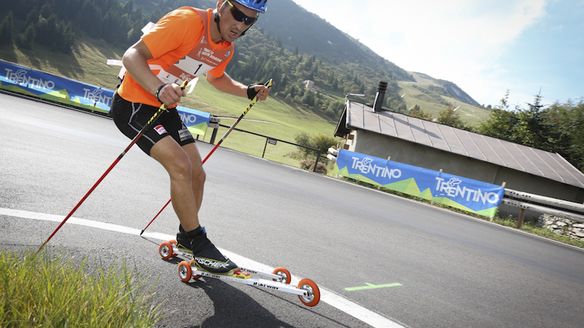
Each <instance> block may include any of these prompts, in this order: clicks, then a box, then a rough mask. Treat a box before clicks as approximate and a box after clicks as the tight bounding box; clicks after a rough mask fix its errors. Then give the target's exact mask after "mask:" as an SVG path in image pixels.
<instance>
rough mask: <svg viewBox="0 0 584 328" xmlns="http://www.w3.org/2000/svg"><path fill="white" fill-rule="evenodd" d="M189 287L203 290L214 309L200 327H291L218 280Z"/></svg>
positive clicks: (200, 282)
mask: <svg viewBox="0 0 584 328" xmlns="http://www.w3.org/2000/svg"><path fill="white" fill-rule="evenodd" d="M190 285H191V286H192V287H193V288H200V289H202V290H204V291H205V293H206V294H207V296H209V299H210V300H211V301H212V302H213V307H214V309H215V313H214V314H213V316H211V317H208V318H207V319H205V321H203V323H202V324H201V326H200V327H254V328H255V327H284V328H286V327H293V326H291V325H289V324H288V323H286V322H283V321H281V320H279V319H278V318H276V316H274V314H272V313H271V312H270V311H269V310H267V309H266V308H264V307H263V306H261V305H260V304H259V303H258V302H256V301H255V300H254V299H253V298H251V297H250V296H248V295H247V294H246V293H244V292H242V291H240V290H239V289H237V288H235V287H233V286H230V285H229V284H227V283H224V282H222V281H220V280H215V279H206V281H195V282H191V283H190ZM193 327H198V326H193Z"/></svg>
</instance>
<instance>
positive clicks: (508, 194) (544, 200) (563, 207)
mask: <svg viewBox="0 0 584 328" xmlns="http://www.w3.org/2000/svg"><path fill="white" fill-rule="evenodd" d="M503 204H506V205H509V206H513V207H517V208H519V219H518V221H517V227H518V228H520V227H521V226H522V225H523V222H524V220H525V211H526V210H534V211H537V212H541V213H546V214H551V215H556V216H561V217H565V218H568V219H570V220H573V221H577V222H580V223H584V204H578V203H573V202H568V201H565V200H561V199H555V198H551V197H545V196H540V195H535V194H530V193H527V192H523V191H517V190H512V189H505V198H503Z"/></svg>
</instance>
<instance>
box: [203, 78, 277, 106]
mask: <svg viewBox="0 0 584 328" xmlns="http://www.w3.org/2000/svg"><path fill="white" fill-rule="evenodd" d="M207 81H209V83H211V85H213V86H214V87H215V88H217V90H220V91H223V92H226V93H229V94H232V95H234V96H239V97H247V85H244V84H243V83H240V82H238V81H235V80H234V79H232V78H231V76H229V75H227V73H225V74H223V75H222V76H221V77H218V78H216V77H213V76H211V75H210V74H207ZM254 88H255V90H256V91H257V92H258V100H266V98H268V95H269V94H270V89H269V88H268V87H266V86H265V85H262V84H258V85H254Z"/></svg>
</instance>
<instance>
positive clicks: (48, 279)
mask: <svg viewBox="0 0 584 328" xmlns="http://www.w3.org/2000/svg"><path fill="white" fill-rule="evenodd" d="M143 292H144V291H143V289H142V288H141V287H139V284H138V285H137V283H136V281H135V280H133V279H132V277H131V274H130V273H129V272H128V271H127V270H126V268H125V266H123V267H122V268H121V269H112V268H110V269H109V270H108V271H99V272H97V273H95V274H92V275H89V274H88V273H87V266H86V264H84V263H81V264H80V265H79V264H74V263H72V262H71V261H66V260H63V259H62V258H57V259H48V258H47V257H46V256H42V255H35V254H30V253H29V254H26V255H24V257H22V256H17V255H15V254H11V253H7V252H0V327H152V326H153V325H155V324H156V322H157V320H158V314H157V310H156V309H153V308H151V306H150V304H151V302H150V301H149V297H147V296H145V294H144V293H143Z"/></svg>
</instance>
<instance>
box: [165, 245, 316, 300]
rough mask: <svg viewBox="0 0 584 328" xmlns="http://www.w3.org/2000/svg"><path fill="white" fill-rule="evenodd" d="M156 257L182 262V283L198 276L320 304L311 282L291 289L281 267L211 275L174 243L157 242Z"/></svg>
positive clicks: (301, 281) (180, 264)
mask: <svg viewBox="0 0 584 328" xmlns="http://www.w3.org/2000/svg"><path fill="white" fill-rule="evenodd" d="M158 254H159V255H160V257H162V259H163V260H165V261H169V260H171V259H172V258H175V257H176V258H179V259H181V260H182V261H181V262H180V263H179V264H178V277H179V278H180V280H181V281H182V282H184V283H189V282H190V281H191V279H193V280H196V281H198V280H199V279H200V278H201V277H207V278H213V279H219V280H223V281H232V282H235V283H240V284H244V285H248V286H255V287H259V288H264V289H269V290H277V291H281V292H284V293H288V294H294V295H297V296H298V299H299V300H300V302H302V304H304V305H306V306H308V307H313V306H316V305H317V304H318V303H319V302H320V289H319V288H318V285H317V284H316V283H315V282H314V281H312V280H310V279H307V278H304V279H301V280H300V281H299V282H298V286H291V285H290V283H291V281H292V275H291V274H290V271H288V270H287V269H286V268H283V267H278V268H275V269H274V271H272V273H266V272H258V271H254V270H251V269H246V268H241V267H239V268H237V269H235V270H233V271H231V272H229V273H227V274H217V273H212V272H209V271H205V270H203V269H202V268H200V267H199V266H198V265H197V264H196V262H195V261H194V259H193V255H192V254H191V253H188V252H185V251H183V250H181V249H180V248H179V247H178V246H177V244H176V240H170V241H165V242H162V243H160V245H159V246H158Z"/></svg>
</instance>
